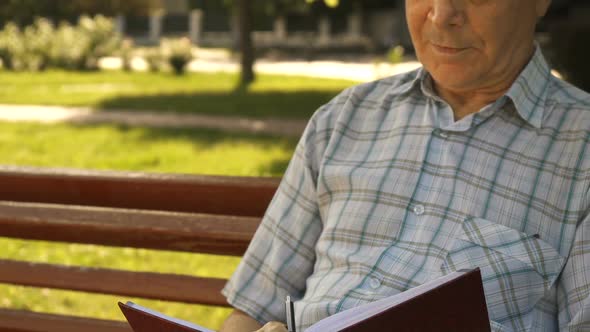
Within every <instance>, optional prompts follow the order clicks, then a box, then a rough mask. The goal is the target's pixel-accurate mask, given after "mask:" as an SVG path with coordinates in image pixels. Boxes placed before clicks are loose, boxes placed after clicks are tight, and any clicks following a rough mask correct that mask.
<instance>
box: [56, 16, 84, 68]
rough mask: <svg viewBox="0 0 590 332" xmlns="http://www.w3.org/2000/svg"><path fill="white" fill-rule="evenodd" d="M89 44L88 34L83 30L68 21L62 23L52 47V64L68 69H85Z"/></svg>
mask: <svg viewBox="0 0 590 332" xmlns="http://www.w3.org/2000/svg"><path fill="white" fill-rule="evenodd" d="M89 44H90V40H89V38H88V36H87V35H85V34H84V33H83V32H82V31H81V30H79V29H76V27H74V26H72V25H70V24H68V23H65V22H63V23H61V24H60V25H59V27H58V28H57V30H56V31H55V35H54V38H53V42H52V44H51V48H50V49H51V50H50V59H51V62H50V63H51V65H52V66H53V67H56V68H62V69H67V70H81V69H84V68H85V63H86V54H87V52H88V49H89Z"/></svg>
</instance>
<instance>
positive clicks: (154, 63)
mask: <svg viewBox="0 0 590 332" xmlns="http://www.w3.org/2000/svg"><path fill="white" fill-rule="evenodd" d="M142 56H143V59H144V60H145V62H147V64H148V67H149V69H150V71H152V72H156V71H159V70H161V69H162V67H163V64H162V62H163V56H162V50H161V49H160V48H148V49H144V51H143V52H142Z"/></svg>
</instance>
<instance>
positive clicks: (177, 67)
mask: <svg viewBox="0 0 590 332" xmlns="http://www.w3.org/2000/svg"><path fill="white" fill-rule="evenodd" d="M161 45H162V46H161V47H162V55H163V56H164V58H165V59H166V60H167V62H168V64H169V65H170V66H171V67H172V69H173V70H174V73H175V74H177V75H182V74H184V72H185V70H186V65H187V64H188V63H189V62H190V61H191V60H192V59H193V51H192V44H191V41H190V40H189V39H188V38H178V39H165V40H163V41H162V44H161Z"/></svg>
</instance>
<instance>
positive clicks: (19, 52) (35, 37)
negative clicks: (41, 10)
mask: <svg viewBox="0 0 590 332" xmlns="http://www.w3.org/2000/svg"><path fill="white" fill-rule="evenodd" d="M52 36H53V25H52V24H51V22H50V21H49V20H47V19H36V20H35V22H34V23H33V24H32V25H29V26H27V27H26V28H25V29H24V30H21V29H20V28H19V27H18V26H17V25H16V24H14V23H8V24H6V26H5V27H4V30H2V31H1V32H0V58H1V59H2V64H3V66H4V67H5V68H7V69H11V70H18V71H20V70H30V71H38V70H43V69H45V68H46V66H47V64H48V62H49V48H50V43H51V40H52Z"/></svg>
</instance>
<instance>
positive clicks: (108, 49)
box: [78, 15, 121, 69]
mask: <svg viewBox="0 0 590 332" xmlns="http://www.w3.org/2000/svg"><path fill="white" fill-rule="evenodd" d="M78 29H79V30H80V32H81V33H82V34H83V35H85V36H86V38H88V45H87V49H86V52H85V55H84V62H85V63H84V67H85V68H86V69H98V60H99V59H100V58H101V57H104V56H107V55H111V54H113V53H114V52H115V51H116V50H117V49H118V48H119V47H120V46H121V37H120V36H119V34H118V33H117V32H116V30H115V24H114V23H113V20H111V19H108V18H106V17H104V16H102V15H97V16H95V17H94V18H91V17H88V16H82V17H81V18H80V21H79V22H78Z"/></svg>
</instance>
